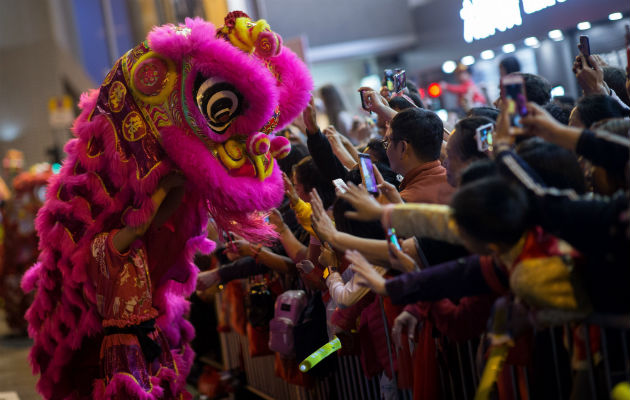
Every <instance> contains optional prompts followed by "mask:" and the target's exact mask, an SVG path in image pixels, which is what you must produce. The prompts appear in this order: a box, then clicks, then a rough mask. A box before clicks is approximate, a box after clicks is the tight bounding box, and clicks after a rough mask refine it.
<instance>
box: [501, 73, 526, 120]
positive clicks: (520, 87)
mask: <svg viewBox="0 0 630 400" xmlns="http://www.w3.org/2000/svg"><path fill="white" fill-rule="evenodd" d="M501 96H502V98H503V101H504V102H505V103H506V104H507V107H508V114H509V115H510V124H511V125H512V126H517V127H519V128H522V127H523V125H521V117H524V116H525V115H527V94H526V93H525V82H524V80H523V77H522V76H521V75H515V74H511V75H506V76H504V77H503V79H501Z"/></svg>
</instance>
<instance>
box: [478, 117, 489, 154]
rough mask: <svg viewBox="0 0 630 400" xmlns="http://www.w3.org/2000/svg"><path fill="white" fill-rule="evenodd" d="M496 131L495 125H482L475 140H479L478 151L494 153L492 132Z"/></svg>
mask: <svg viewBox="0 0 630 400" xmlns="http://www.w3.org/2000/svg"><path fill="white" fill-rule="evenodd" d="M493 130H494V124H492V123H489V124H485V125H481V126H480V127H479V128H477V130H476V132H475V139H476V140H477V150H479V152H481V153H483V152H484V151H486V150H490V151H492V132H493Z"/></svg>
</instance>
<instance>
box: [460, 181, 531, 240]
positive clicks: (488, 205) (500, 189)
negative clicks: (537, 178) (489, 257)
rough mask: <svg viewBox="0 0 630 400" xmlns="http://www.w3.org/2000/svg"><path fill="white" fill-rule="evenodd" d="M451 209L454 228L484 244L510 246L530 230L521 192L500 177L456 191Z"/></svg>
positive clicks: (523, 193)
mask: <svg viewBox="0 0 630 400" xmlns="http://www.w3.org/2000/svg"><path fill="white" fill-rule="evenodd" d="M451 208H452V209H453V216H454V217H455V221H456V222H457V225H458V227H460V228H461V229H463V230H464V231H465V232H466V233H467V234H468V235H470V236H472V237H474V238H476V239H479V240H481V241H483V242H486V243H501V244H506V245H513V244H515V243H516V242H517V241H518V240H519V239H520V238H521V236H522V235H523V234H524V233H525V232H526V231H527V230H528V229H529V228H531V226H532V225H531V224H532V222H531V219H530V212H529V209H530V207H529V202H528V199H527V194H526V193H525V191H524V189H523V188H521V187H520V186H518V185H517V184H514V183H510V182H509V181H507V180H505V179H503V178H500V177H495V176H492V177H488V178H484V179H480V180H476V181H474V182H472V183H469V184H467V185H464V186H462V187H460V189H459V190H458V191H457V192H456V193H455V195H454V196H453V199H452V200H451Z"/></svg>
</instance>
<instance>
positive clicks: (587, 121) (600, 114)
mask: <svg viewBox="0 0 630 400" xmlns="http://www.w3.org/2000/svg"><path fill="white" fill-rule="evenodd" d="M576 108H577V110H578V113H579V114H580V120H582V123H583V124H584V126H585V127H587V128H588V127H590V126H591V125H593V124H594V123H595V122H598V121H601V120H603V119H608V118H623V117H627V116H629V115H630V111H628V110H627V109H625V108H623V107H622V106H621V104H619V103H618V102H617V101H616V100H615V99H613V98H612V97H610V96H607V95H605V94H591V95H588V96H583V97H581V98H580V99H579V100H578V103H577V106H576Z"/></svg>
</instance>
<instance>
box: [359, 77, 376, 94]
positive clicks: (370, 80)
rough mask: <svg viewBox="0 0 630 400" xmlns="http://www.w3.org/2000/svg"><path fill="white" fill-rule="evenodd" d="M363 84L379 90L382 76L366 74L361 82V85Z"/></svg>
mask: <svg viewBox="0 0 630 400" xmlns="http://www.w3.org/2000/svg"><path fill="white" fill-rule="evenodd" d="M363 86H367V87H371V88H372V89H374V90H376V91H377V92H378V91H379V90H380V89H381V77H380V76H379V75H376V74H373V75H368V76H365V77H363V78H362V79H361V82H360V83H359V87H363Z"/></svg>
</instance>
